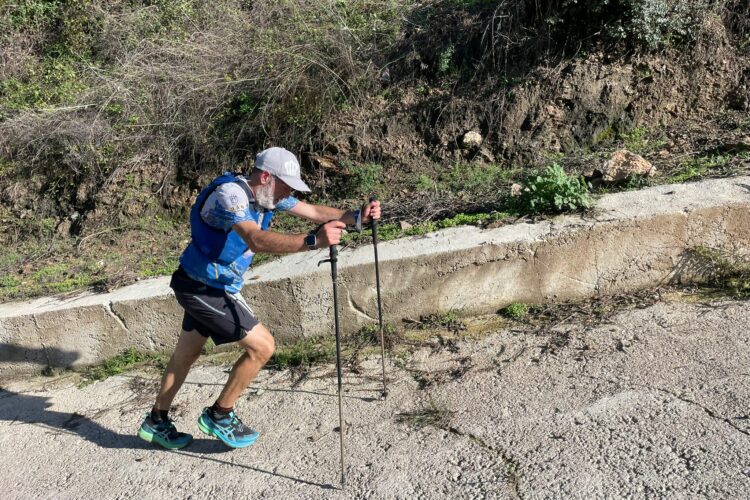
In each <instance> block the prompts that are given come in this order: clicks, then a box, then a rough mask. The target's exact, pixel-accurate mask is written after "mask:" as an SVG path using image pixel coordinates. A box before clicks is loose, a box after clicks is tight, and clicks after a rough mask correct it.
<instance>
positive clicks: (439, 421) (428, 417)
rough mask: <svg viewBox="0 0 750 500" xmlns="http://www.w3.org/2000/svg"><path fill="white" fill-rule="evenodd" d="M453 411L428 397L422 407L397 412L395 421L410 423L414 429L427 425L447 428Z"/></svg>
mask: <svg viewBox="0 0 750 500" xmlns="http://www.w3.org/2000/svg"><path fill="white" fill-rule="evenodd" d="M453 413H454V412H452V411H450V410H448V409H446V408H443V407H441V406H439V405H438V403H436V402H435V401H434V400H432V399H430V400H429V401H428V402H427V405H426V406H425V407H423V408H420V409H418V410H413V411H407V412H402V413H399V414H397V416H396V421H397V422H399V423H401V424H407V425H410V426H412V427H414V428H415V429H423V428H425V427H427V426H432V427H435V428H438V429H448V428H449V427H450V420H451V417H452V415H453Z"/></svg>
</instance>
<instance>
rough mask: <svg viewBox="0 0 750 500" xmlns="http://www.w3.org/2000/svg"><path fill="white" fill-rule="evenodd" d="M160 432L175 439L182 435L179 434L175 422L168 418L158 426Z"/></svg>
mask: <svg viewBox="0 0 750 500" xmlns="http://www.w3.org/2000/svg"><path fill="white" fill-rule="evenodd" d="M156 426H157V427H159V428H160V429H159V430H160V431H161V432H163V433H164V434H165V435H166V436H167V437H168V438H170V439H174V438H176V437H179V435H180V433H179V432H177V427H175V425H174V421H173V420H172V419H171V418H169V416H167V418H165V419H164V420H162V421H161V422H159V423H158V424H156Z"/></svg>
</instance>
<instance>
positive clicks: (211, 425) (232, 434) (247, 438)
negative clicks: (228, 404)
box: [198, 408, 260, 448]
mask: <svg viewBox="0 0 750 500" xmlns="http://www.w3.org/2000/svg"><path fill="white" fill-rule="evenodd" d="M198 428H199V429H200V430H201V431H203V432H204V433H205V434H208V435H209V436H214V437H216V438H219V440H221V442H222V443H224V444H225V445H227V446H229V447H230V448H246V447H248V446H250V445H251V444H253V443H254V442H255V441H256V440H257V439H258V437H259V436H260V433H258V432H257V431H254V430H252V429H251V428H250V427H248V426H246V425H245V424H243V423H242V421H241V420H240V419H239V417H238V416H237V415H235V413H234V412H233V411H231V412H229V413H228V414H227V416H225V417H222V418H219V419H217V418H214V416H213V412H212V411H211V409H210V408H204V409H203V413H202V414H201V416H200V418H199V419H198Z"/></svg>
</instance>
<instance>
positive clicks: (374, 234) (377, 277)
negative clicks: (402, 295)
mask: <svg viewBox="0 0 750 500" xmlns="http://www.w3.org/2000/svg"><path fill="white" fill-rule="evenodd" d="M375 200H376V199H375V197H374V196H372V197H371V198H370V203H372V202H373V201H375ZM370 224H371V225H372V248H373V249H374V250H375V283H376V286H377V289H378V325H379V327H380V363H381V365H382V366H383V392H382V393H381V396H382V397H383V399H385V398H386V397H387V396H388V389H387V388H386V386H385V337H384V333H383V303H382V301H381V300H380V266H379V265H378V221H377V220H375V219H370Z"/></svg>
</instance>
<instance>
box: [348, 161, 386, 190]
mask: <svg viewBox="0 0 750 500" xmlns="http://www.w3.org/2000/svg"><path fill="white" fill-rule="evenodd" d="M343 166H344V167H345V168H346V170H347V172H348V174H349V176H348V178H347V180H346V183H345V186H344V191H345V195H346V196H349V197H352V198H362V197H368V196H371V195H380V194H382V192H383V189H384V186H385V182H384V177H383V166H382V165H380V164H378V163H352V162H344V163H343Z"/></svg>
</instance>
